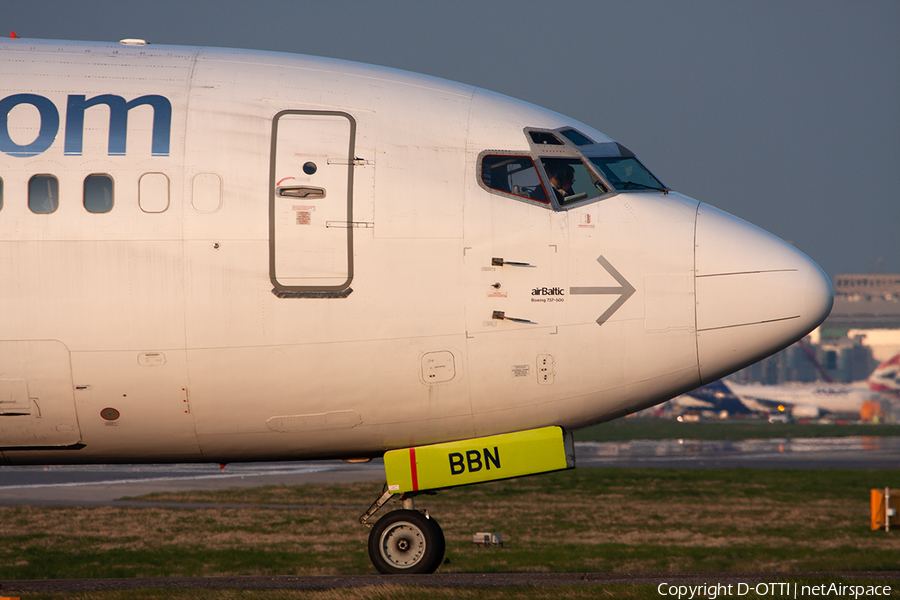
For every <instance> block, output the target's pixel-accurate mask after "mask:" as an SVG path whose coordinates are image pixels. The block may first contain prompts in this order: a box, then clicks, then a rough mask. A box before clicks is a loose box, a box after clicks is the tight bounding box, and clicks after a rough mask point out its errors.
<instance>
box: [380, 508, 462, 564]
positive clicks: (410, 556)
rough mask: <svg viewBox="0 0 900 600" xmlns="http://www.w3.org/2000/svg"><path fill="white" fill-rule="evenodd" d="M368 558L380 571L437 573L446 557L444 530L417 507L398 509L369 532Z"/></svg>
mask: <svg viewBox="0 0 900 600" xmlns="http://www.w3.org/2000/svg"><path fill="white" fill-rule="evenodd" d="M369 558H370V559H371V560H372V564H373V565H375V568H376V569H378V571H379V572H381V573H385V574H398V573H410V574H419V573H434V572H435V570H436V569H437V568H438V566H439V565H440V564H441V561H442V560H443V559H444V532H443V531H441V527H440V525H438V524H437V521H435V520H434V519H432V518H430V517H426V516H425V515H424V514H422V513H420V512H419V511H417V510H395V511H392V512H389V513H387V514H386V515H384V516H383V517H381V518H380V519H378V522H377V523H375V526H374V527H373V528H372V531H371V532H369Z"/></svg>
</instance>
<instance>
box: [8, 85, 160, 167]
mask: <svg viewBox="0 0 900 600" xmlns="http://www.w3.org/2000/svg"><path fill="white" fill-rule="evenodd" d="M20 104H31V105H32V106H34V107H35V108H36V109H37V110H38V113H39V114H40V116H41V126H40V129H39V131H38V136H37V138H36V139H35V140H34V141H33V142H31V143H30V144H25V145H21V144H17V143H15V142H14V141H13V140H12V138H11V137H10V135H9V113H10V111H11V110H12V109H13V108H15V107H16V106H18V105H20ZM98 104H105V105H106V106H107V107H108V108H109V146H108V154H109V155H110V156H125V149H126V146H127V144H126V142H127V138H128V111H130V110H131V109H132V108H135V107H137V106H144V105H147V106H150V107H152V108H153V132H152V141H151V147H150V152H151V153H152V155H153V156H169V141H170V137H171V130H172V103H171V102H169V99H168V98H166V97H165V96H159V95H156V94H150V95H147V96H141V97H139V98H135V99H134V100H130V101H128V102H126V101H125V99H124V98H122V97H121V96H116V95H114V94H102V95H100V96H95V97H93V98H90V99H86V98H85V96H84V95H83V94H81V95H77V94H73V95H70V96H69V99H68V103H67V105H66V137H65V144H64V152H65V154H66V155H67V156H80V155H81V152H82V146H83V142H84V111H85V110H86V109H88V108H90V107H92V106H97V105H98ZM0 118H2V119H3V127H0V152H3V153H5V154H9V155H11V156H21V157H28V156H37V155H38V154H41V153H42V152H44V151H46V150H47V149H48V148H50V146H52V145H53V142H54V141H55V140H56V134H57V133H58V132H59V111H58V110H57V108H56V106H55V105H54V104H53V102H51V101H50V100H49V99H47V98H45V97H44V96H38V95H37V94H15V95H13V96H8V97H6V98H4V99H3V100H0Z"/></svg>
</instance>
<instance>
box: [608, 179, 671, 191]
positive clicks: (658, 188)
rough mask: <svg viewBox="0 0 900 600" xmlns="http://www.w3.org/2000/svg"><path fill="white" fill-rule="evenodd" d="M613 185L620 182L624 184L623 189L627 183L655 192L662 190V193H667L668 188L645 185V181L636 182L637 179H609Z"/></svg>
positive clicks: (626, 187) (626, 186)
mask: <svg viewBox="0 0 900 600" xmlns="http://www.w3.org/2000/svg"><path fill="white" fill-rule="evenodd" d="M610 183H612V184H613V185H616V184H622V185H623V186H625V189H628V186H629V185H633V186H635V187H639V188H644V189H645V190H656V191H657V192H662V193H664V194H668V193H669V190H668V189H667V188H665V187H656V186H653V185H647V184H646V183H638V182H637V181H611V182H610Z"/></svg>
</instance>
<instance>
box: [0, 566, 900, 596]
mask: <svg viewBox="0 0 900 600" xmlns="http://www.w3.org/2000/svg"><path fill="white" fill-rule="evenodd" d="M823 578H824V579H828V580H831V581H841V580H843V581H845V582H847V583H849V584H851V585H852V584H853V580H858V579H863V580H870V581H872V580H874V581H877V582H880V584H881V585H888V586H890V588H891V589H892V590H896V589H897V585H896V584H894V583H892V582H896V581H900V571H832V572H812V573H805V572H797V573H765V572H756V573H739V572H736V573H732V572H724V573H480V574H475V573H450V574H441V573H438V574H434V575H344V576H319V577H289V576H285V577H146V578H144V577H135V578H128V579H116V578H110V579H32V580H9V581H3V582H0V583H2V586H3V587H2V589H3V593H4V594H6V593H12V592H15V593H22V592H31V593H39V592H43V593H54V592H86V591H97V590H138V589H147V588H156V589H158V588H175V589H243V590H332V589H339V588H364V587H374V586H378V587H379V588H382V587H385V586H416V587H432V588H466V589H485V588H507V587H511V586H541V587H545V586H560V585H571V586H583V585H594V586H602V585H616V584H648V585H655V586H661V585H665V586H679V585H681V586H684V585H716V584H718V585H725V586H728V585H731V586H733V587H732V590H733V591H736V590H738V589H739V588H738V586H739V585H741V584H743V585H746V586H748V588H749V590H752V591H756V592H757V593H758V592H759V591H761V590H763V591H764V594H762V595H763V596H766V595H771V596H772V597H791V598H793V597H796V596H795V595H794V594H793V593H778V592H791V591H792V590H793V588H791V587H788V586H793V583H789V582H796V581H797V580H809V579H823ZM757 586H761V587H760V588H758V587H757ZM762 586H764V587H762ZM882 591H883V590H882ZM889 593H890V592H889ZM672 595H675V592H672ZM729 595H733V592H732V594H729ZM676 597H677V596H676ZM706 597H708V596H706ZM723 597H724V596H723ZM845 597H846V596H845Z"/></svg>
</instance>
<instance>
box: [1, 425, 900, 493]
mask: <svg viewBox="0 0 900 600" xmlns="http://www.w3.org/2000/svg"><path fill="white" fill-rule="evenodd" d="M575 454H576V463H577V465H578V467H579V468H602V467H629V468H634V467H659V468H681V469H683V468H688V469H693V468H751V469H759V468H788V469H833V468H842V469H900V438H878V437H836V438H798V439H769V440H746V441H738V442H721V441H696V440H694V441H692V440H661V441H648V440H635V441H627V442H577V443H576V444H575ZM350 481H372V482H373V483H374V482H377V481H384V466H383V463H382V462H381V461H380V460H374V461H372V462H370V463H366V464H348V463H344V462H341V461H310V462H285V463H233V464H229V465H227V466H226V467H225V468H224V469H221V468H219V465H215V464H176V465H77V466H47V467H34V466H27V467H24V466H23V467H19V466H2V467H0V504H3V505H76V506H88V505H101V504H110V503H113V502H115V501H116V500H118V499H119V498H122V497H135V496H142V495H144V494H149V493H152V492H163V491H172V492H177V491H189V490H202V489H225V488H233V487H259V486H264V485H280V484H283V485H296V484H300V483H337V482H350ZM130 504H131V505H134V504H133V503H130Z"/></svg>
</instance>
